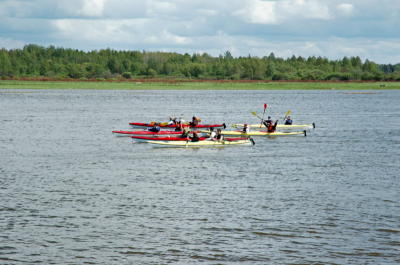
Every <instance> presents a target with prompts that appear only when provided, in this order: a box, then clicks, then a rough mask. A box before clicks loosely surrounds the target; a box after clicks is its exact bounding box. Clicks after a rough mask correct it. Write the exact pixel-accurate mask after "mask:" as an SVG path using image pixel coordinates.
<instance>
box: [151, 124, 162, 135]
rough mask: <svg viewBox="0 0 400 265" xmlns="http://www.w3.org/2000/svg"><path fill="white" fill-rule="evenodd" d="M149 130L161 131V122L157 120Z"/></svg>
mask: <svg viewBox="0 0 400 265" xmlns="http://www.w3.org/2000/svg"><path fill="white" fill-rule="evenodd" d="M149 131H150V132H156V133H158V132H159V131H160V126H159V124H158V123H157V122H156V123H154V124H153V127H151V128H150V129H149Z"/></svg>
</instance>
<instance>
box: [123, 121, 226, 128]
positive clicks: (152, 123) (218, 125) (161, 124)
mask: <svg viewBox="0 0 400 265" xmlns="http://www.w3.org/2000/svg"><path fill="white" fill-rule="evenodd" d="M129 125H131V126H133V127H139V128H143V127H146V128H147V127H153V126H154V122H151V123H141V122H130V123H129ZM158 126H160V127H161V128H176V127H177V126H178V125H177V124H171V125H167V124H165V123H159V124H158ZM182 126H183V127H190V128H220V127H221V128H226V125H225V123H223V124H198V125H195V126H190V124H183V125H182Z"/></svg>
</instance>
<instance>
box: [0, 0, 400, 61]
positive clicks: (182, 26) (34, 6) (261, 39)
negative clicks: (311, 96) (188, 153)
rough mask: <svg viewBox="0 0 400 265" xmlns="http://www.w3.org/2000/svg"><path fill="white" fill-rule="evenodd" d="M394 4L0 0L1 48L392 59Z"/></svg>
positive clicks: (358, 0)
mask: <svg viewBox="0 0 400 265" xmlns="http://www.w3.org/2000/svg"><path fill="white" fill-rule="evenodd" d="M397 1H398V0H384V1H381V0H368V1H365V0H329V1H317V0H279V1H277V0H275V1H272V0H218V1H215V0H190V1H188V0H141V1H139V0H134V1H133V0H118V1H117V0H57V1H54V0H30V1H28V0H3V1H2V0H0V38H1V39H0V40H2V41H1V42H0V45H3V46H5V47H10V46H12V45H13V44H15V47H20V46H21V43H37V44H42V45H50V44H54V45H58V46H64V47H72V48H79V49H84V50H89V49H101V48H107V47H110V48H115V49H137V50H160V51H179V52H183V53H184V52H189V53H190V52H208V53H210V54H213V55H218V54H220V53H223V52H225V51H226V50H230V51H231V52H232V54H233V55H235V56H246V55H248V54H252V55H257V56H263V55H266V54H269V53H270V52H274V53H275V54H277V55H279V56H291V55H292V54H295V55H302V56H309V55H316V56H326V57H329V58H340V57H341V56H344V55H346V56H353V55H354V56H357V55H359V56H364V57H366V58H371V59H373V60H376V61H378V62H392V63H397V62H400V59H399V55H397V54H400V48H399V46H398V45H396V43H400V35H399V30H398V26H397V25H399V24H400V16H399V15H398V14H399V13H400V5H399V4H398V3H397ZM376 43H379V45H375V44H376ZM18 45H19V46H18Z"/></svg>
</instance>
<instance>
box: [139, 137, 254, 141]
mask: <svg viewBox="0 0 400 265" xmlns="http://www.w3.org/2000/svg"><path fill="white" fill-rule="evenodd" d="M131 138H132V139H134V140H135V141H138V142H147V141H152V140H153V141H187V140H189V138H187V137H175V136H165V137H157V136H153V137H152V136H131ZM206 139H209V138H208V137H200V141H204V140H206ZM246 139H247V138H246V137H229V138H225V140H226V141H238V140H246Z"/></svg>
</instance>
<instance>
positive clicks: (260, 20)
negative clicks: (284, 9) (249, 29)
mask: <svg viewBox="0 0 400 265" xmlns="http://www.w3.org/2000/svg"><path fill="white" fill-rule="evenodd" d="M275 8H276V2H265V1H260V0H250V1H247V5H245V7H244V8H243V9H241V10H237V11H235V12H234V13H233V15H236V16H239V17H241V18H242V19H243V20H244V21H246V22H248V23H255V24H277V23H278V19H277V17H276V10H275Z"/></svg>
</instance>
